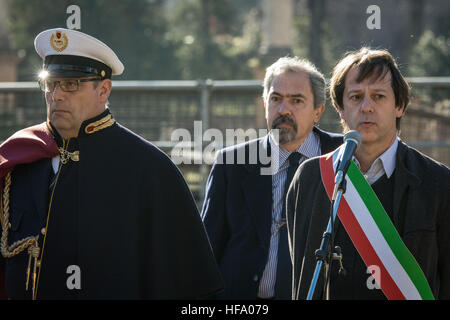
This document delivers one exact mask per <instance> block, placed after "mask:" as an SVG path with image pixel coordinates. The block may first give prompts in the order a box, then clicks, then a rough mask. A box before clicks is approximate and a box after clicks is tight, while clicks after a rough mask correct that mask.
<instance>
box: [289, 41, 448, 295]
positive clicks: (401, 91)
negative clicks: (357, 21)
mask: <svg viewBox="0 0 450 320" xmlns="http://www.w3.org/2000/svg"><path fill="white" fill-rule="evenodd" d="M409 91H410V88H409V85H408V83H407V82H406V80H405V79H404V78H403V76H402V75H401V73H400V71H399V69H398V66H397V64H396V62H395V60H394V59H393V57H392V56H391V54H390V53H389V52H388V51H386V50H371V49H369V48H362V49H360V50H358V51H355V52H350V53H349V54H348V55H346V57H345V58H343V59H342V60H341V61H340V62H339V63H338V64H337V65H336V67H335V68H334V71H333V76H332V78H331V80H330V96H331V99H332V102H333V106H334V107H335V108H336V110H337V111H338V113H339V115H340V117H341V120H342V124H343V127H344V130H345V131H347V130H349V129H351V130H357V131H359V132H360V134H361V136H362V143H361V144H360V146H359V147H358V149H357V150H356V152H355V157H354V159H353V160H354V162H355V164H356V166H358V167H359V170H360V172H361V173H359V172H358V171H356V173H357V174H360V178H361V179H360V182H359V183H360V185H361V184H362V183H361V181H362V182H365V181H364V178H365V180H366V181H367V185H366V189H365V191H364V195H365V196H366V197H368V195H369V194H370V193H371V191H372V190H373V192H374V193H375V195H376V197H377V198H378V199H379V203H380V204H381V205H380V206H378V207H377V208H378V215H377V219H378V221H381V220H380V217H382V214H380V213H379V212H380V209H379V208H382V209H383V208H384V210H385V213H383V214H384V217H385V220H384V221H385V222H386V221H387V222H388V223H384V224H383V225H381V224H379V226H380V227H379V228H380V230H382V229H383V230H384V233H383V234H381V233H379V234H377V233H375V232H374V230H375V229H376V228H374V227H372V226H373V224H372V225H369V223H370V221H369V222H367V221H368V220H365V224H362V223H359V220H358V224H356V223H353V224H349V223H348V222H347V221H348V217H349V216H352V215H351V214H348V213H349V211H347V214H346V215H345V216H343V217H344V219H343V220H344V221H341V219H336V223H335V227H334V234H335V236H334V245H338V246H340V247H341V250H342V254H343V267H344V269H345V270H346V275H345V276H344V277H343V276H340V275H339V268H340V264H339V263H338V262H336V261H335V262H333V264H332V268H331V274H330V279H331V280H330V285H329V291H328V298H329V299H346V300H348V299H364V300H369V299H385V298H386V297H389V298H391V299H392V298H393V299H403V298H406V299H408V298H409V299H420V298H423V299H424V298H427V299H428V298H432V297H433V296H434V298H436V299H438V298H439V299H449V298H450V236H449V235H450V215H449V212H450V198H449V194H450V170H449V169H448V168H447V167H445V166H444V165H443V164H440V163H438V162H436V161H434V160H432V159H430V158H428V157H427V156H425V155H423V154H421V153H420V152H418V151H417V150H414V149H413V148H411V147H409V146H408V145H406V144H405V143H404V142H402V141H401V140H400V139H399V138H398V136H397V133H398V131H399V129H400V120H401V118H402V116H403V115H404V113H405V110H406V108H407V106H408V101H409ZM326 158H327V157H326V156H324V157H321V158H315V159H311V160H308V161H305V162H304V163H303V164H302V165H301V166H300V167H299V169H298V171H297V172H296V175H295V176H294V178H293V181H292V184H291V185H290V188H289V192H288V195H287V222H288V228H289V237H290V243H291V245H292V246H291V249H292V251H291V255H292V260H293V268H294V270H293V275H294V277H293V296H294V298H295V299H305V298H306V297H307V293H308V291H309V288H310V284H311V279H312V277H313V274H314V270H315V266H316V261H315V255H314V251H315V250H316V249H318V248H319V247H320V243H321V239H322V234H323V232H324V230H325V229H326V227H327V224H328V220H329V216H330V213H329V212H330V200H329V197H328V196H327V193H326V190H325V185H329V184H327V183H324V182H322V181H323V178H322V177H324V172H325V170H323V168H324V166H323V163H324V162H323V161H324V159H326ZM331 176H332V179H333V182H334V175H331ZM325 180H326V179H325ZM333 182H332V184H333ZM352 183H353V182H352ZM348 185H349V183H347V191H346V193H345V197H346V199H347V200H349V199H351V200H352V201H355V199H356V198H357V197H354V196H353V195H354V192H353V193H352V189H351V188H349V187H348ZM369 185H370V186H369ZM349 189H350V190H349ZM355 189H356V188H353V190H355ZM371 189H372V190H371ZM373 197H374V198H376V197H375V196H374V195H373ZM366 199H367V198H366ZM372 199H373V198H372ZM342 203H343V201H341V204H340V206H339V209H341V208H342V207H343V206H344V205H343V204H342ZM346 203H350V201H347V202H346ZM376 205H377V203H376V202H374V201H371V202H369V201H367V204H366V206H367V208H369V209H371V208H374V207H375V206H376ZM361 208H364V207H363V206H360V207H359V208H358V209H359V210H355V211H358V212H363V210H362V209H361ZM367 212H369V211H367ZM368 216H370V214H365V215H362V214H361V215H359V217H361V219H362V218H366V219H367V217H368ZM344 222H345V223H347V225H345V224H344ZM390 222H392V224H390ZM391 225H392V227H391ZM367 226H371V229H369V228H368V227H367ZM387 228H391V229H389V230H390V234H389V238H388V237H387V236H386V234H387V233H386V231H385V230H387ZM359 230H364V231H365V232H360V231H359ZM356 232H360V233H359V234H357V233H356ZM368 234H369V235H370V236H369V235H368ZM355 235H358V236H357V237H356V236H355ZM374 235H375V236H374ZM395 237H398V241H397V242H396V244H395V248H394V247H393V246H388V245H384V247H383V250H377V249H379V248H382V247H381V246H380V243H381V244H383V241H384V240H383V239H385V238H386V239H389V241H390V242H391V243H392V239H394V238H395ZM366 238H367V239H370V246H368V245H366V243H368V242H369V241H368V240H367V241H366V240H365V239H366ZM386 243H389V242H388V240H386ZM362 245H366V250H361V248H362ZM403 245H404V246H405V247H406V248H407V249H406V250H404V251H401V252H402V255H398V254H397V255H395V256H394V255H393V254H392V253H393V252H400V251H398V250H399V249H398V248H401V247H402V246H403ZM371 246H373V248H374V250H371ZM358 248H359V249H358ZM357 249H358V250H357ZM369 249H370V250H369ZM396 250H397V251H396ZM408 251H409V252H410V254H411V259H410V260H408V267H409V268H411V266H412V265H417V269H414V270H415V271H414V273H412V272H409V273H407V272H404V271H403V269H404V268H405V266H406V264H405V263H398V261H397V260H399V261H405V260H400V259H405V257H406V258H408V254H409V252H408ZM372 252H375V253H376V254H373V253H372ZM390 252H391V253H390ZM389 254H391V255H389ZM381 257H383V259H382V258H381ZM384 257H388V258H389V259H386V258H384ZM363 258H364V260H363ZM374 258H375V259H374ZM414 260H416V261H417V264H416V262H415V261H414ZM373 261H376V262H377V263H376V264H375V263H373ZM378 261H380V262H382V263H378ZM411 261H413V262H411ZM367 262H369V263H370V262H372V263H373V264H372V263H370V264H369V263H367ZM420 269H421V270H420ZM408 270H411V269H408ZM394 276H395V277H394ZM382 279H384V280H382ZM391 279H392V280H391ZM416 279H423V282H421V285H420V286H416V285H414V286H413V285H411V284H413V283H415V282H414V280H416ZM324 282H325V280H324V278H323V276H322V274H321V275H320V277H319V278H318V284H317V286H316V290H315V294H314V295H313V296H312V298H314V299H318V298H321V297H323V293H324V290H323V288H324ZM416 283H418V282H417V280H416ZM325 291H327V290H325Z"/></svg>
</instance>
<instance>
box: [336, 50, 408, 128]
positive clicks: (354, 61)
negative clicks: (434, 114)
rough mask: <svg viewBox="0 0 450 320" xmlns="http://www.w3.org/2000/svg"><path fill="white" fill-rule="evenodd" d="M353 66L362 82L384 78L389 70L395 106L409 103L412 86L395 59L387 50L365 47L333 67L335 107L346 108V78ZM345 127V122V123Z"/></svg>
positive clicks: (398, 125) (403, 106)
mask: <svg viewBox="0 0 450 320" xmlns="http://www.w3.org/2000/svg"><path fill="white" fill-rule="evenodd" d="M353 67H356V68H358V70H359V74H358V77H357V78H356V82H357V83H360V82H362V81H364V80H365V79H369V78H370V79H373V81H376V80H378V79H383V78H384V77H385V76H386V75H387V74H388V72H390V75H391V86H392V90H393V91H394V94H395V106H396V107H397V108H403V111H406V107H407V106H408V104H409V94H410V90H411V89H410V86H409V84H408V82H407V81H406V80H405V78H404V77H403V76H402V74H401V73H400V70H399V68H398V66H397V63H396V62H395V59H394V58H393V57H392V55H391V54H390V53H389V52H388V51H387V50H373V49H370V48H367V47H363V48H361V49H360V50H358V51H352V52H349V53H347V54H346V55H345V57H344V58H343V59H342V60H341V61H339V62H338V64H337V65H336V66H335V67H334V69H333V75H332V76H331V79H330V86H329V91H330V99H331V103H332V104H333V107H334V108H335V109H336V110H337V111H339V110H343V109H344V105H343V95H344V89H345V78H346V76H347V73H348V72H349V70H350V69H351V68H353ZM400 119H401V118H397V119H396V127H397V131H398V130H400ZM343 126H344V128H345V124H343Z"/></svg>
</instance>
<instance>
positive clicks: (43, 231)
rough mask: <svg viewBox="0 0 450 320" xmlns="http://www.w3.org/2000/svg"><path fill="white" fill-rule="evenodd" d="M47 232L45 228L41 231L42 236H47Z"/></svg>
mask: <svg viewBox="0 0 450 320" xmlns="http://www.w3.org/2000/svg"><path fill="white" fill-rule="evenodd" d="M45 232H46V230H45V228H42V229H41V233H42V235H44V236H45Z"/></svg>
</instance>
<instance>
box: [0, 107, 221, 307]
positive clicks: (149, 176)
mask: <svg viewBox="0 0 450 320" xmlns="http://www.w3.org/2000/svg"><path fill="white" fill-rule="evenodd" d="M108 115H110V113H109V110H108V109H107V110H106V111H105V112H103V113H102V114H100V115H99V116H97V117H95V118H93V119H90V120H88V121H85V122H84V123H83V124H82V126H81V128H80V131H79V135H78V137H77V138H72V139H70V140H69V142H68V148H67V151H68V152H74V151H79V161H73V160H68V162H67V163H66V164H62V163H60V170H59V173H58V174H57V175H56V180H55V182H54V184H56V187H55V189H54V192H53V188H52V186H53V184H52V185H50V184H51V181H52V180H53V179H54V177H53V176H54V175H53V170H52V166H51V159H50V158H43V159H41V160H38V161H35V162H33V163H31V164H22V165H17V166H16V167H15V169H14V171H13V174H12V186H11V194H10V222H11V229H10V230H9V239H8V242H9V244H11V243H13V242H15V241H17V240H20V239H22V238H25V237H27V236H30V235H38V234H39V235H40V237H39V239H40V247H41V252H42V251H43V252H42V254H41V258H42V261H41V268H40V273H39V276H38V283H37V286H38V290H37V299H184V298H201V297H207V296H209V295H211V294H214V293H217V292H218V291H219V290H220V289H221V287H222V283H221V278H220V275H219V272H218V268H217V266H216V263H215V261H214V258H213V254H212V250H211V247H210V244H209V242H208V238H207V236H206V233H205V230H204V227H203V225H202V222H201V219H200V215H199V213H198V211H197V208H196V205H195V202H194V200H193V197H192V194H191V192H190V191H189V189H188V186H187V185H186V183H185V181H184V179H183V177H182V175H181V173H180V172H179V170H178V169H177V168H176V166H175V165H174V164H173V163H172V162H171V160H170V159H169V158H168V157H167V156H166V155H165V154H164V153H163V152H162V151H160V150H159V149H158V148H156V147H155V146H154V145H152V144H151V143H149V142H148V141H146V140H144V139H143V138H141V137H139V136H137V135H136V134H134V133H133V132H131V131H129V130H128V129H126V128H124V127H123V126H121V125H119V124H118V123H113V124H112V125H110V126H107V127H105V128H101V125H102V124H103V123H104V121H103V119H107V118H105V117H107V116H108ZM92 128H100V130H98V131H96V130H92ZM54 132H56V130H55V131H54ZM88 132H89V133H88ZM55 140H56V141H57V144H58V146H60V147H61V146H67V141H64V142H63V140H62V139H61V138H60V137H59V136H58V135H57V134H55ZM49 186H50V187H49ZM49 203H51V205H50V210H48V209H49ZM47 218H48V224H47ZM45 227H47V228H46V236H45V237H44V235H43V233H41V230H42V228H45ZM44 238H45V244H44V243H43V242H44V241H43V240H44ZM27 263H28V254H27V253H26V250H25V251H24V252H22V253H21V254H19V255H17V256H15V257H12V258H8V259H6V291H7V295H8V297H9V298H12V299H26V298H29V297H30V296H31V292H30V291H31V290H29V291H28V292H26V291H25V271H26V267H27ZM70 266H76V267H78V268H79V271H80V274H81V277H80V280H81V281H80V284H81V289H72V290H70V289H68V282H70V283H72V284H73V283H74V282H73V276H74V275H75V273H74V271H73V270H74V269H71V268H72V267H71V268H69V269H68V267H70ZM71 276H72V278H71ZM70 279H72V280H70Z"/></svg>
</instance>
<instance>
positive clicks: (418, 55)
mask: <svg viewBox="0 0 450 320" xmlns="http://www.w3.org/2000/svg"><path fill="white" fill-rule="evenodd" d="M408 69H409V76H415V77H423V76H447V77H448V76H450V37H448V38H447V37H445V36H444V35H440V36H435V35H434V33H433V32H432V31H430V30H427V31H425V32H424V33H423V34H422V36H421V37H420V39H419V42H417V44H416V45H415V46H414V47H413V49H412V50H411V55H410V59H409V68H408Z"/></svg>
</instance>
